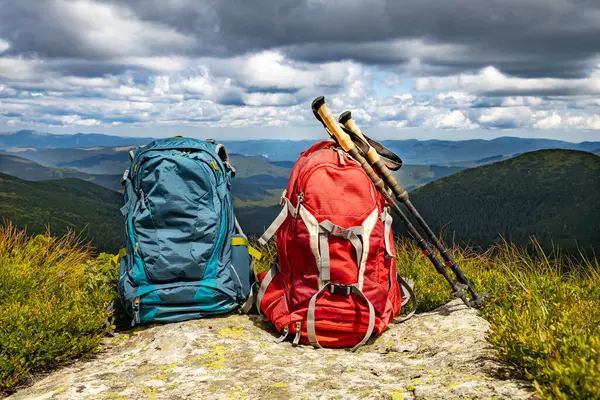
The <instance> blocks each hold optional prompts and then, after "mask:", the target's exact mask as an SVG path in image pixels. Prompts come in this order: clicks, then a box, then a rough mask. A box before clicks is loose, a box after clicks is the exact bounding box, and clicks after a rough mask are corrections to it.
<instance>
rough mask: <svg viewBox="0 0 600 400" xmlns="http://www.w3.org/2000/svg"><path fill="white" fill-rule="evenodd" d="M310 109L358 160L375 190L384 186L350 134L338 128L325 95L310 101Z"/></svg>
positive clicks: (345, 149)
mask: <svg viewBox="0 0 600 400" xmlns="http://www.w3.org/2000/svg"><path fill="white" fill-rule="evenodd" d="M312 109H313V111H315V112H316V113H317V114H319V116H320V117H321V119H322V121H323V123H324V124H325V126H326V127H327V129H329V132H331V133H332V134H333V135H334V136H335V138H336V139H337V141H338V143H339V144H340V146H342V148H343V149H344V151H346V152H347V153H348V154H349V155H350V156H351V157H352V158H354V159H355V160H356V161H358V163H359V164H360V165H361V166H362V167H363V169H364V170H365V172H366V173H367V175H368V176H369V178H371V180H372V181H373V183H374V184H375V187H376V188H377V190H382V189H383V188H384V186H385V184H384V182H383V180H382V179H381V178H380V177H379V175H377V173H376V172H375V171H374V170H373V168H372V167H371V165H370V164H369V162H368V161H367V160H366V159H365V158H364V157H363V156H362V155H361V154H360V152H359V151H358V149H357V148H356V146H355V145H354V142H353V141H352V139H351V138H350V136H349V135H348V134H347V133H346V132H344V131H343V130H342V129H341V128H340V126H339V125H338V122H337V121H336V120H335V118H334V117H333V115H332V114H331V111H330V110H329V107H327V105H326V104H325V97H323V96H319V97H317V98H316V99H315V100H314V101H313V103H312Z"/></svg>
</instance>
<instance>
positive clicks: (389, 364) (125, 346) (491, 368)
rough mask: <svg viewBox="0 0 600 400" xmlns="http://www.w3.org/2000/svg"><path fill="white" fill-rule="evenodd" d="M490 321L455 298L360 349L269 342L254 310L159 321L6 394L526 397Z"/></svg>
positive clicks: (526, 387)
mask: <svg viewBox="0 0 600 400" xmlns="http://www.w3.org/2000/svg"><path fill="white" fill-rule="evenodd" d="M488 328H489V325H488V323H487V322H486V321H485V320H484V319H482V318H481V317H479V316H477V312H476V311H475V310H471V309H467V308H466V307H465V306H464V305H462V303H460V301H454V302H451V303H448V304H447V305H445V306H443V307H440V308H439V309H437V310H435V311H433V312H429V313H424V314H419V315H417V316H415V317H413V318H412V319H411V320H409V321H407V322H404V323H401V324H394V325H392V326H391V327H390V329H388V330H387V331H386V332H384V333H383V334H382V335H381V336H380V337H378V338H377V339H376V340H371V341H370V342H369V344H368V345H366V346H364V347H362V348H361V349H360V350H359V351H358V352H356V353H351V352H349V351H346V350H341V349H319V350H315V349H313V348H312V347H310V346H299V347H292V344H291V343H290V342H285V343H282V344H276V343H275V342H274V338H275V333H274V331H273V330H272V329H271V328H270V325H269V324H268V323H267V322H266V321H265V319H264V318H263V317H260V316H256V315H253V316H246V315H229V316H226V317H221V318H211V319H203V320H195V321H188V322H183V323H178V324H169V325H162V326H161V325H156V326H152V327H149V328H147V329H144V330H140V331H133V332H130V333H129V334H119V335H117V336H116V337H113V338H107V339H106V344H105V345H104V346H103V348H102V351H101V352H100V353H99V354H97V355H96V356H95V357H94V358H93V359H91V360H82V361H78V362H75V363H74V364H72V365H70V366H68V367H65V368H63V369H60V370H58V371H56V372H53V373H51V374H49V375H47V376H45V377H44V378H41V379H39V380H38V381H37V382H35V383H34V384H33V385H32V386H30V387H28V388H25V389H22V390H20V391H18V392H17V393H15V394H14V395H13V396H11V397H10V399H15V400H16V399H39V400H41V399H197V398H204V399H238V398H239V399H242V398H245V399H391V400H400V399H529V398H532V397H534V396H533V390H532V387H531V385H530V384H529V383H527V382H524V381H521V380H518V379H515V378H512V377H511V376H510V373H509V371H508V369H507V367H506V366H503V365H502V364H500V363H499V362H498V361H497V360H496V359H495V357H494V352H493V350H492V348H491V346H490V345H489V344H488V343H487V342H486V340H485V336H486V331H487V330H488Z"/></svg>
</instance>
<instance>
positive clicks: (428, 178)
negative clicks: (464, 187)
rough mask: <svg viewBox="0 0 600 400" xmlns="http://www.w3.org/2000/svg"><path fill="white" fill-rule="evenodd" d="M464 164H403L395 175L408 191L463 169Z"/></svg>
mask: <svg viewBox="0 0 600 400" xmlns="http://www.w3.org/2000/svg"><path fill="white" fill-rule="evenodd" d="M463 169H465V167H462V166H439V165H411V164H408V165H403V166H402V168H400V169H399V170H398V171H396V172H394V176H395V177H396V179H397V180H398V182H400V184H401V185H402V186H404V188H405V189H406V190H408V191H411V190H414V189H416V188H418V187H420V186H423V185H425V184H426V183H429V182H433V181H435V180H436V179H440V178H443V177H445V176H448V175H452V174H454V173H456V172H459V171H462V170H463Z"/></svg>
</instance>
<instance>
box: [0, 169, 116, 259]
mask: <svg viewBox="0 0 600 400" xmlns="http://www.w3.org/2000/svg"><path fill="white" fill-rule="evenodd" d="M122 201H123V196H122V194H120V193H117V192H115V191H112V190H109V189H106V188H104V187H102V186H98V185H96V184H93V183H90V182H86V181H82V180H80V179H74V178H68V179H60V180H54V181H44V182H29V181H25V180H22V179H19V178H15V177H13V176H10V175H6V174H2V173H0V220H2V219H8V220H11V221H12V222H13V223H14V224H15V225H16V226H17V227H19V228H25V227H26V228H27V232H28V233H29V234H36V233H42V232H45V231H46V227H47V225H50V230H51V232H52V234H54V235H61V234H63V233H65V232H66V231H67V230H72V231H75V232H77V233H80V232H81V233H82V234H81V236H82V238H86V239H87V238H89V240H91V242H92V244H93V245H94V246H95V247H96V248H97V249H98V250H99V251H107V252H113V253H114V252H117V251H118V250H119V248H120V247H121V245H122V243H123V227H122V223H121V213H120V212H119V208H120V207H121V205H122V204H121V203H122ZM86 225H87V227H86Z"/></svg>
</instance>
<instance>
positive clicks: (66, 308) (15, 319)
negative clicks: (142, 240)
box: [0, 223, 117, 395]
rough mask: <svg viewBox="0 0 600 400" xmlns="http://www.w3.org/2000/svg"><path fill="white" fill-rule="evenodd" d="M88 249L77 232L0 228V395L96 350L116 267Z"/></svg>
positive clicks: (104, 327) (115, 277)
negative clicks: (54, 233)
mask: <svg viewBox="0 0 600 400" xmlns="http://www.w3.org/2000/svg"><path fill="white" fill-rule="evenodd" d="M91 254H92V253H91V249H90V248H89V247H87V246H84V245H82V244H81V243H80V242H78V240H77V238H76V237H75V236H74V235H73V234H69V235H66V236H64V237H62V238H56V237H52V236H50V235H48V234H45V235H37V236H34V237H28V236H27V235H26V234H25V233H24V232H22V231H18V230H17V229H15V228H14V226H13V225H12V224H10V223H9V224H7V225H5V226H0V395H1V394H2V392H3V391H4V392H10V391H12V390H13V389H14V388H15V387H16V386H17V385H19V384H21V383H23V382H25V381H26V380H27V379H28V378H29V377H30V374H31V373H34V372H40V371H45V370H48V369H51V368H53V367H56V366H57V365H60V364H61V363H63V362H65V361H67V360H69V359H73V358H76V357H80V356H84V355H87V354H89V353H91V352H93V351H94V350H95V349H96V348H97V346H98V344H99V343H100V341H101V340H102V338H103V336H104V335H105V333H106V332H107V327H106V326H105V325H104V321H105V319H106V318H107V317H108V313H107V307H108V304H109V302H110V301H111V300H112V299H113V298H114V295H115V284H116V281H117V270H116V268H114V265H110V263H109V262H107V260H108V259H110V260H112V258H109V257H108V256H107V255H102V257H101V258H100V260H101V261H104V262H103V263H101V262H98V261H97V260H95V259H94V258H93V257H92V255H91Z"/></svg>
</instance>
